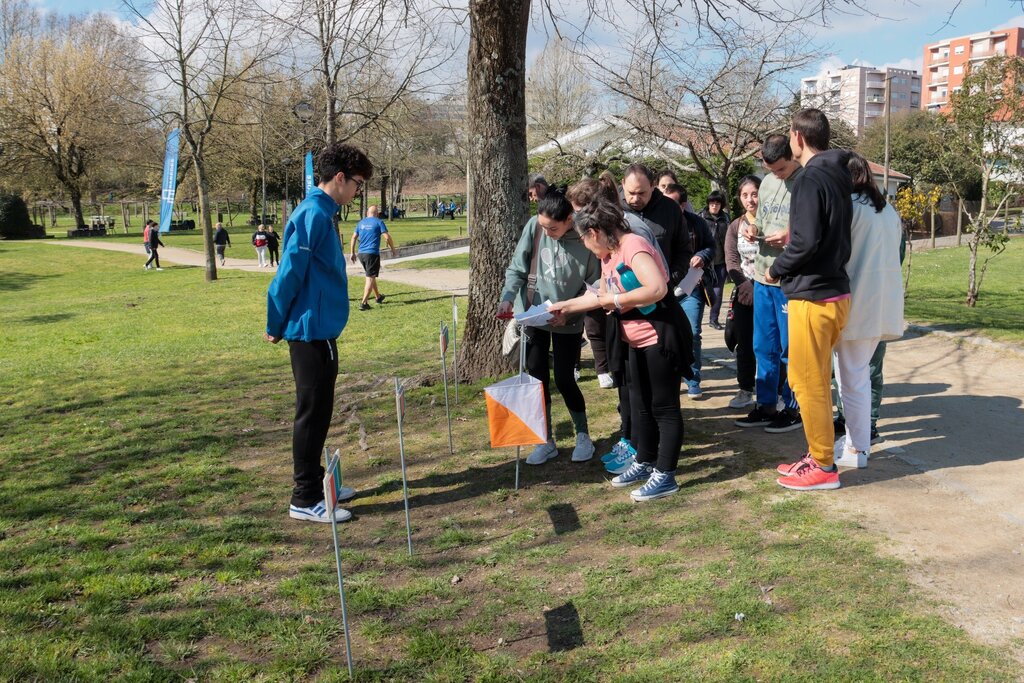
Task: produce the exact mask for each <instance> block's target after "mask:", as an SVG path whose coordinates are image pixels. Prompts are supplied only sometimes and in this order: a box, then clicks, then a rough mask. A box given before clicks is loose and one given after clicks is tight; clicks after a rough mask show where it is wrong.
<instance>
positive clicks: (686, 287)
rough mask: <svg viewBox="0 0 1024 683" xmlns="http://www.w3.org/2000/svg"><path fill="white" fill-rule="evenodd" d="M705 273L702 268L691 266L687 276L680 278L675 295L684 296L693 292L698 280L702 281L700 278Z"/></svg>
mask: <svg viewBox="0 0 1024 683" xmlns="http://www.w3.org/2000/svg"><path fill="white" fill-rule="evenodd" d="M703 274H704V271H703V270H702V269H701V268H690V270H688V271H686V277H684V278H683V279H682V280H680V282H679V284H678V285H676V290H675V295H676V296H683V295H684V294H689V293H690V292H692V291H693V288H694V287H696V286H697V283H698V282H700V278H701V276H702V275H703Z"/></svg>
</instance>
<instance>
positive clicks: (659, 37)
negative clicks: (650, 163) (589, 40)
mask: <svg viewBox="0 0 1024 683" xmlns="http://www.w3.org/2000/svg"><path fill="white" fill-rule="evenodd" d="M651 21H653V22H656V23H654V24H651V23H646V24H645V25H643V26H641V27H640V29H639V30H638V32H637V35H636V39H635V40H633V41H628V42H629V43H631V44H632V47H631V49H630V54H629V57H628V59H627V60H626V63H625V65H624V66H622V67H615V66H605V67H604V68H603V74H604V76H603V78H604V80H606V82H607V83H608V85H609V87H610V88H611V89H612V90H613V91H614V92H616V93H618V94H619V95H620V96H622V97H623V98H624V99H625V100H626V101H627V103H628V104H629V105H630V107H629V110H628V112H627V113H626V114H625V115H624V118H626V119H627V120H628V121H630V123H632V124H633V125H634V126H636V127H637V129H639V130H640V131H642V132H644V133H646V134H648V135H650V136H652V137H662V138H664V139H668V140H672V141H674V142H677V143H679V144H682V145H684V146H685V147H686V148H687V149H688V150H689V159H688V160H687V165H690V166H692V168H694V169H696V170H697V171H698V172H699V173H701V174H702V175H703V176H705V177H706V178H708V179H709V180H710V181H711V182H712V183H714V184H715V185H717V186H718V187H719V188H720V189H722V190H723V191H724V192H726V193H729V191H730V188H729V175H730V172H731V171H732V170H733V168H734V167H735V166H736V164H738V163H739V162H741V161H744V160H746V159H749V158H750V157H752V156H753V155H754V154H755V153H756V151H757V149H758V148H759V146H760V142H761V140H763V139H764V137H765V136H767V135H768V134H770V133H773V132H777V131H779V130H781V129H784V128H785V126H786V125H788V116H787V113H788V110H789V105H790V103H791V102H792V100H793V93H792V91H791V90H789V88H788V86H787V85H786V83H785V81H786V78H787V77H789V76H791V75H792V73H793V72H794V71H797V70H801V69H804V68H806V67H807V66H808V65H809V64H810V63H811V62H812V60H813V58H814V57H813V55H812V54H811V53H809V52H807V44H808V42H807V40H806V38H805V37H804V36H803V35H802V33H801V31H800V28H799V25H794V24H784V25H777V26H774V27H767V28H765V27H763V26H762V27H759V29H758V30H755V29H753V28H747V27H744V26H740V25H739V24H737V23H735V22H732V21H725V22H722V23H721V24H719V25H717V26H716V27H715V29H714V30H710V29H708V28H707V27H702V29H701V30H700V31H699V35H698V37H697V39H696V40H695V41H694V40H682V39H681V38H680V36H679V34H678V32H677V31H675V30H672V29H671V28H670V27H671V26H672V25H673V24H675V23H678V22H679V21H680V17H679V16H678V15H677V14H676V13H673V12H669V13H667V14H662V15H652V17H651ZM676 161H677V162H678V160H676Z"/></svg>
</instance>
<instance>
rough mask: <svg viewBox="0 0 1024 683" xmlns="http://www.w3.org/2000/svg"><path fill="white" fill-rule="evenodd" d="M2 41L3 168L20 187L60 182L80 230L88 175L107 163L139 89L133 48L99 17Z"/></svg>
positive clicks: (0, 108) (0, 135)
mask: <svg viewBox="0 0 1024 683" xmlns="http://www.w3.org/2000/svg"><path fill="white" fill-rule="evenodd" d="M22 21H24V22H27V24H25V25H28V24H30V23H31V22H32V20H31V18H30V17H23V18H22ZM5 41H6V46H5V50H4V53H3V61H2V62H0V94H2V97H0V143H2V144H3V148H4V153H3V155H2V156H0V163H2V165H3V167H4V168H5V169H7V170H9V171H11V172H12V173H14V174H16V175H17V182H18V183H19V184H20V185H21V186H23V187H24V185H25V181H26V179H27V178H32V177H36V178H37V179H38V180H39V181H40V182H43V183H45V182H47V180H48V182H49V183H52V182H53V181H56V182H57V184H59V186H60V187H61V188H62V189H63V190H65V191H66V192H67V193H68V196H69V197H70V199H71V204H72V207H73V211H74V214H75V221H76V224H77V225H78V226H80V227H81V226H83V225H85V219H84V216H83V212H82V195H83V191H84V190H85V187H86V185H85V183H86V177H87V174H88V173H89V171H90V169H92V168H93V166H94V165H97V164H102V163H103V161H104V160H107V161H110V159H111V154H112V153H113V151H114V150H115V149H116V148H117V147H118V143H119V141H120V140H121V139H122V137H121V132H122V130H123V128H124V126H125V122H126V121H127V120H128V118H129V113H128V109H129V105H127V103H126V102H125V101H124V99H123V96H124V93H128V92H133V91H135V90H137V89H138V87H139V85H138V83H139V81H138V78H137V72H136V70H135V68H134V65H133V63H132V61H131V59H130V57H129V55H130V50H129V44H128V42H127V40H126V38H125V37H124V36H123V35H122V34H121V33H120V32H119V31H118V28H117V27H116V26H115V25H114V24H113V23H112V22H111V21H109V20H108V19H106V18H105V17H102V16H100V15H97V16H94V17H92V18H89V19H86V20H78V19H72V20H68V21H67V22H65V23H51V24H50V25H49V26H47V27H46V28H44V29H41V30H40V31H39V32H38V33H37V32H35V31H32V32H28V33H25V32H21V31H20V30H15V31H13V32H11V33H10V34H8V36H7V37H6V38H5Z"/></svg>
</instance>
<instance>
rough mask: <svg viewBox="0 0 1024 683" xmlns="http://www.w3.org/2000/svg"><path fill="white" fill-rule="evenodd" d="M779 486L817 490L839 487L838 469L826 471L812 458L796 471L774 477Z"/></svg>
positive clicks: (797, 489) (801, 489) (800, 489)
mask: <svg viewBox="0 0 1024 683" xmlns="http://www.w3.org/2000/svg"><path fill="white" fill-rule="evenodd" d="M775 481H777V482H778V483H779V486H784V487H786V488H787V489H793V490H794V491H818V490H822V489H837V488H839V469H838V468H836V469H835V470H833V471H832V472H826V471H825V470H823V469H821V466H820V465H818V463H816V462H814V461H813V460H812V461H811V463H810V464H809V465H804V466H802V467H799V468H798V469H797V471H796V472H794V473H793V474H791V475H790V476H788V477H779V478H778V479H776V480H775Z"/></svg>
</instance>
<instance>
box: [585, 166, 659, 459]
mask: <svg viewBox="0 0 1024 683" xmlns="http://www.w3.org/2000/svg"><path fill="white" fill-rule="evenodd" d="M565 196H566V197H567V198H568V199H569V201H570V202H571V203H572V205H573V209H575V210H579V209H582V208H583V207H584V206H586V205H587V204H590V203H591V202H593V201H595V200H597V199H598V198H603V199H606V200H608V201H610V202H618V201H619V188H618V183H616V181H615V177H614V176H613V175H612V174H611V173H609V172H608V171H604V172H603V173H602V174H601V175H600V177H599V178H598V179H594V178H583V179H582V180H580V181H579V182H577V183H575V184H574V185H572V187H570V188H569V190H568V191H567V192H566V195H565ZM625 220H626V225H627V227H628V228H629V232H632V233H633V234H636V235H640V236H641V237H643V238H644V239H646V240H647V241H648V242H650V243H651V245H652V246H653V247H654V250H655V252H657V254H658V258H659V260H660V261H661V262H662V263H663V264H664V265H665V269H666V271H668V270H669V266H668V260H667V259H666V258H665V252H664V249H666V248H671V244H672V240H670V239H668V232H662V233H661V234H662V236H663V240H662V241H661V242H659V241H658V239H657V238H656V237H655V235H654V232H653V231H652V229H651V228H650V227H649V226H648V225H647V223H645V222H644V220H643V219H642V218H640V217H639V216H638V215H636V214H634V213H631V212H627V213H626V214H625ZM584 328H585V330H586V333H587V339H589V340H590V348H591V350H592V351H593V354H594V367H595V369H596V370H597V373H598V375H597V379H598V384H599V386H600V387H601V388H602V389H604V388H610V387H616V389H617V391H618V397H619V405H618V411H619V420H620V423H621V429H620V438H619V440H618V441H617V442H616V443H615V445H614V446H612V448H611V452H609V453H607V454H604V455H602V456H601V462H603V463H604V464H605V469H607V470H608V472H610V473H611V474H621V473H622V472H625V471H626V470H627V469H629V466H630V465H632V464H633V458H634V456H635V455H636V448H635V447H634V446H633V424H634V422H635V421H636V420H635V417H634V415H635V411H634V410H633V405H632V402H631V401H630V400H629V389H628V388H627V385H628V379H627V378H626V375H627V374H628V373H629V368H628V367H625V366H624V367H623V368H622V376H621V377H619V378H618V379H617V380H616V379H615V378H614V377H613V376H612V373H611V370H610V368H609V366H608V351H607V345H606V343H605V330H606V328H607V313H606V311H605V310H604V309H602V308H597V309H594V310H592V311H588V312H587V314H586V318H584ZM602 373H607V374H606V375H604V377H606V378H607V379H606V380H603V379H602Z"/></svg>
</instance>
